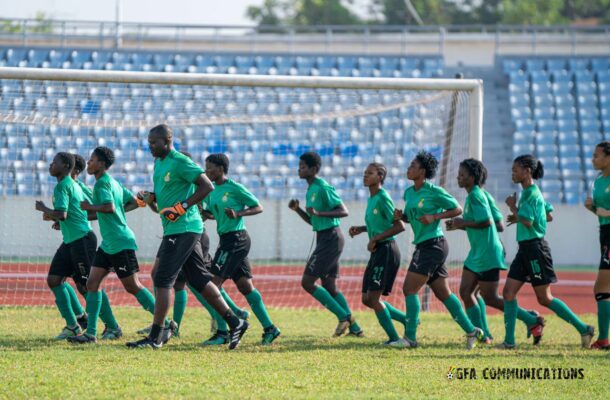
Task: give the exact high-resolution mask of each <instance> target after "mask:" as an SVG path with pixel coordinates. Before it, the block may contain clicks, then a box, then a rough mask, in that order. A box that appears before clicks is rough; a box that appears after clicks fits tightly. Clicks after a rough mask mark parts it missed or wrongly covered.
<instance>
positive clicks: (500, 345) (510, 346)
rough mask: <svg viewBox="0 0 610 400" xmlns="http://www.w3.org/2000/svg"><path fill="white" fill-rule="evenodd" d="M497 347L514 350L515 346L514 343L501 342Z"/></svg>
mask: <svg viewBox="0 0 610 400" xmlns="http://www.w3.org/2000/svg"><path fill="white" fill-rule="evenodd" d="M498 348H499V349H502V350H515V349H516V348H517V345H516V344H512V343H506V342H502V343H500V344H499V345H498Z"/></svg>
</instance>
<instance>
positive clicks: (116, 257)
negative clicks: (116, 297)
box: [93, 247, 140, 279]
mask: <svg viewBox="0 0 610 400" xmlns="http://www.w3.org/2000/svg"><path fill="white" fill-rule="evenodd" d="M93 266H94V267H98V268H103V269H105V270H107V271H110V272H114V273H116V275H117V276H118V277H119V278H120V279H123V278H129V277H130V276H131V275H133V274H135V273H136V272H138V271H140V266H139V265H138V258H137V257H136V252H135V250H122V251H119V252H118V253H116V254H108V253H106V252H105V251H104V250H102V248H101V247H100V248H99V249H97V253H95V258H94V259H93Z"/></svg>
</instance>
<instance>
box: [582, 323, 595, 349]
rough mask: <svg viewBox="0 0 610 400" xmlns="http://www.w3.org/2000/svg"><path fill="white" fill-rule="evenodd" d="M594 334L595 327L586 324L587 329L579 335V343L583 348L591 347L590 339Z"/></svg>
mask: <svg viewBox="0 0 610 400" xmlns="http://www.w3.org/2000/svg"><path fill="white" fill-rule="evenodd" d="M593 336H595V328H594V327H593V326H591V325H587V331H586V332H585V333H583V334H581V335H580V343H581V345H582V347H583V349H588V348H589V347H591V340H593Z"/></svg>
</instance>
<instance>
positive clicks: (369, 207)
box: [364, 188, 395, 242]
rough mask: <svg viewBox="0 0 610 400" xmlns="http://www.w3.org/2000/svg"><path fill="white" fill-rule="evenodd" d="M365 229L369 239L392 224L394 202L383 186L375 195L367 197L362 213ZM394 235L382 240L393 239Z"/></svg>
mask: <svg viewBox="0 0 610 400" xmlns="http://www.w3.org/2000/svg"><path fill="white" fill-rule="evenodd" d="M364 222H365V223H366V231H367V233H368V234H369V239H372V238H373V236H375V235H379V234H380V233H383V232H385V231H387V230H388V229H390V228H391V227H392V226H393V225H394V202H393V201H392V198H391V197H390V195H389V194H388V192H386V190H385V189H384V188H381V189H380V190H379V192H377V193H375V195H373V196H371V197H369V200H368V202H367V204H366V213H365V214H364ZM394 238H395V236H392V237H389V238H387V239H385V240H383V242H387V241H390V240H394Z"/></svg>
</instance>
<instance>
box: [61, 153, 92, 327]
mask: <svg viewBox="0 0 610 400" xmlns="http://www.w3.org/2000/svg"><path fill="white" fill-rule="evenodd" d="M72 156H73V157H74V168H72V172H71V173H70V176H72V179H74V182H76V184H78V185H79V186H80V187H81V189H82V190H83V194H84V195H85V197H86V198H87V199H90V198H91V194H92V191H91V188H90V187H88V186H87V185H85V184H84V183H82V182H81V181H79V180H78V175H80V173H81V172H83V170H84V169H85V165H86V163H85V159H84V158H83V157H81V156H80V155H78V154H76V153H73V154H72ZM51 228H53V229H54V230H56V231H58V230H59V222H57V221H53V225H52V226H51ZM63 285H64V286H65V287H66V290H67V291H68V295H69V296H70V305H71V306H72V310H73V311H74V314H75V315H76V320H77V321H78V324H79V325H80V327H81V328H82V329H83V330H84V329H87V321H88V316H87V313H86V312H85V310H83V307H82V306H81V304H80V301H79V300H78V297H77V296H76V291H75V290H74V289H72V286H70V285H69V284H68V283H67V282H66V280H65V279H64V283H63ZM77 289H79V292H81V291H82V292H81V294H82V295H83V296H85V300H86V294H85V288H84V287H81V288H78V287H77Z"/></svg>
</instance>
